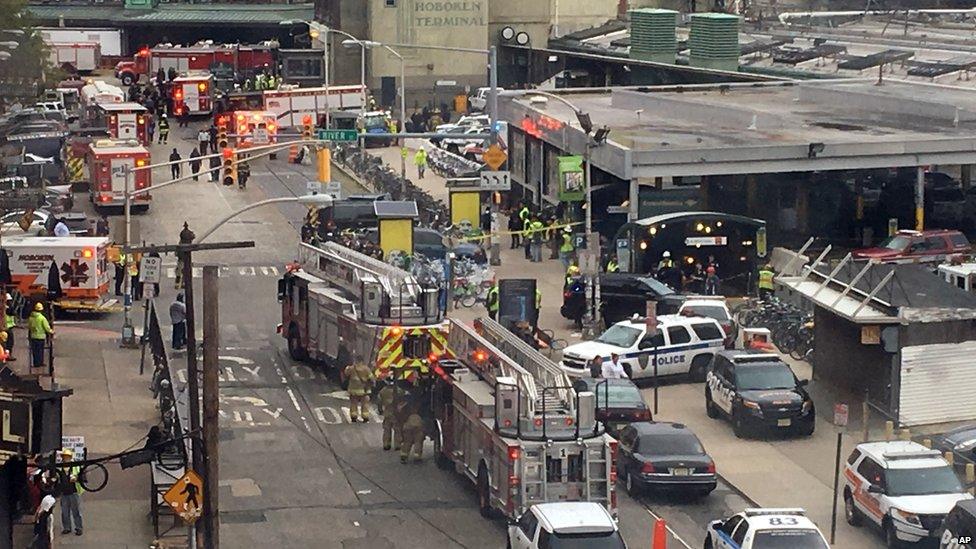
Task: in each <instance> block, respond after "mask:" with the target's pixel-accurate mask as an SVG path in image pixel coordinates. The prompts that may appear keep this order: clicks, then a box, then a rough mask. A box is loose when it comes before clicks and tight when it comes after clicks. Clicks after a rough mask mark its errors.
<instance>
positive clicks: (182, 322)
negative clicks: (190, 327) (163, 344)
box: [169, 292, 186, 351]
mask: <svg viewBox="0 0 976 549" xmlns="http://www.w3.org/2000/svg"><path fill="white" fill-rule="evenodd" d="M169 321H170V322H171V323H172V324H173V350H174V351H180V350H182V349H183V347H184V346H186V304H185V303H183V292H180V293H179V294H177V295H176V300H175V301H173V303H171V304H170V306H169Z"/></svg>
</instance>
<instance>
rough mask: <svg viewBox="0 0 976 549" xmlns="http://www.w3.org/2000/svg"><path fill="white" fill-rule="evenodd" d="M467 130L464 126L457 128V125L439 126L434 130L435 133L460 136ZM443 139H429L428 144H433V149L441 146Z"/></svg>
mask: <svg viewBox="0 0 976 549" xmlns="http://www.w3.org/2000/svg"><path fill="white" fill-rule="evenodd" d="M466 129H467V128H466V127H464V126H458V125H457V124H441V125H440V126H437V127H436V128H434V131H435V132H437V133H450V134H455V133H456V134H462V133H464V131H465V130H466ZM443 139H444V138H443V137H431V138H430V142H431V143H433V144H434V146H435V147H440V146H441V141H442V140H443Z"/></svg>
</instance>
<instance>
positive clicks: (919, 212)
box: [915, 166, 925, 231]
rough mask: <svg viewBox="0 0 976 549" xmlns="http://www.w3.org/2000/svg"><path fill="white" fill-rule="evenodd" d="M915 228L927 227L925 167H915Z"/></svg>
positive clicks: (919, 229)
mask: <svg viewBox="0 0 976 549" xmlns="http://www.w3.org/2000/svg"><path fill="white" fill-rule="evenodd" d="M915 170H916V172H915V230H916V231H921V230H923V229H925V168H924V167H922V166H919V167H918V168H915Z"/></svg>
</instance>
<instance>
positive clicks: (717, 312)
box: [678, 297, 739, 347]
mask: <svg viewBox="0 0 976 549" xmlns="http://www.w3.org/2000/svg"><path fill="white" fill-rule="evenodd" d="M678 314H679V315H685V316H701V317H705V318H711V319H714V320H716V321H718V323H719V325H720V326H721V327H722V330H723V331H724V332H725V336H726V338H727V341H726V347H731V345H732V342H734V341H735V339H736V336H737V335H738V333H739V325H738V324H737V323H736V321H735V319H733V318H732V312H731V311H729V307H728V305H726V304H725V300H724V299H714V298H695V297H689V298H688V299H686V300H685V301H684V303H682V304H681V306H680V307H678Z"/></svg>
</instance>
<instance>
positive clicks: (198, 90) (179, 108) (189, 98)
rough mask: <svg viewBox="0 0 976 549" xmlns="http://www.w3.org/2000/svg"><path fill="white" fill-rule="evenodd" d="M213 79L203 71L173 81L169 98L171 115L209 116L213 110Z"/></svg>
mask: <svg viewBox="0 0 976 549" xmlns="http://www.w3.org/2000/svg"><path fill="white" fill-rule="evenodd" d="M213 95H214V78H213V75H212V74H210V73H209V72H205V71H195V72H190V73H189V74H186V75H184V76H180V77H178V78H175V79H173V85H172V86H170V96H171V98H172V100H173V115H175V116H181V115H183V114H190V115H195V114H210V113H212V112H213V109H214V100H213Z"/></svg>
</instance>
